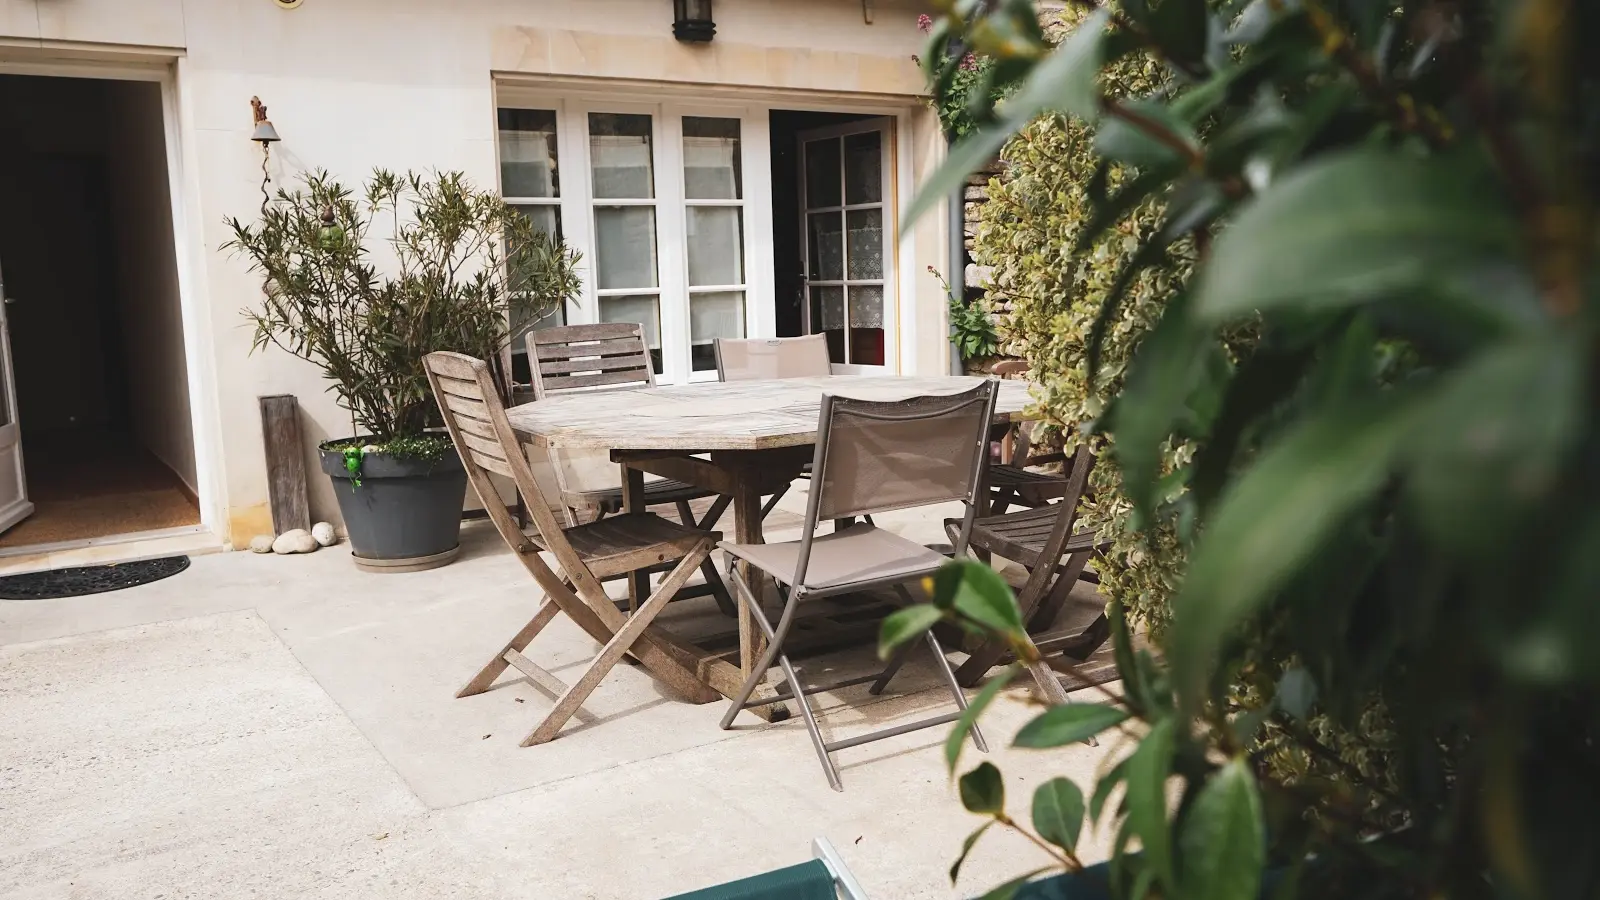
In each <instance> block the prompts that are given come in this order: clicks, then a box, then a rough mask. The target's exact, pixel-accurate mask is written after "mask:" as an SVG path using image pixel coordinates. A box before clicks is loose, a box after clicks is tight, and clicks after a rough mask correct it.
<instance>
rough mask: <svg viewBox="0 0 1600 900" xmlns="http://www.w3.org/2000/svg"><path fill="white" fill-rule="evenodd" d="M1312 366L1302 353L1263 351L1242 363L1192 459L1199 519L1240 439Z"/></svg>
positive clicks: (1213, 497)
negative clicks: (1206, 434)
mask: <svg viewBox="0 0 1600 900" xmlns="http://www.w3.org/2000/svg"><path fill="white" fill-rule="evenodd" d="M1310 362H1311V353H1310V352H1309V351H1306V350H1294V351H1281V350H1278V349H1276V348H1274V347H1271V346H1268V345H1263V346H1262V347H1259V348H1258V349H1257V350H1256V352H1255V353H1253V354H1251V355H1250V356H1249V357H1248V358H1247V359H1245V360H1244V361H1243V362H1241V363H1240V364H1239V366H1238V368H1237V369H1236V370H1235V373H1234V377H1233V378H1232V380H1230V381H1229V382H1228V388H1227V391H1226V393H1225V394H1224V395H1223V398H1222V409H1221V410H1220V411H1219V412H1218V414H1217V421H1216V423H1215V424H1214V425H1213V426H1212V428H1211V433H1210V435H1209V436H1208V438H1207V440H1206V441H1205V443H1203V444H1202V445H1201V447H1200V449H1199V451H1198V452H1196V453H1195V458H1194V475H1193V477H1192V478H1191V479H1190V481H1189V490H1190V492H1191V494H1192V495H1193V496H1194V501H1195V504H1196V505H1197V506H1198V507H1199V510H1200V514H1201V516H1202V517H1204V516H1205V515H1206V514H1208V513H1209V512H1210V511H1211V505H1212V503H1213V502H1214V501H1215V500H1216V498H1217V494H1218V492H1220V491H1221V490H1222V488H1223V486H1224V485H1225V484H1226V483H1227V478H1228V475H1229V473H1230V472H1231V471H1232V469H1233V463H1234V455H1235V453H1236V452H1237V451H1238V449H1239V446H1240V444H1241V442H1242V441H1243V440H1244V438H1245V435H1246V433H1247V431H1248V430H1249V429H1251V428H1252V427H1253V426H1256V425H1259V424H1260V423H1261V421H1262V420H1263V419H1265V418H1266V413H1267V411H1268V410H1270V409H1271V408H1272V407H1274V406H1276V405H1277V404H1278V403H1279V402H1281V401H1282V400H1283V399H1284V398H1285V397H1287V396H1289V394H1290V393H1292V392H1293V391H1294V389H1295V387H1296V386H1298V385H1299V383H1300V376H1301V374H1302V373H1303V372H1305V370H1306V366H1307V365H1309V364H1310Z"/></svg>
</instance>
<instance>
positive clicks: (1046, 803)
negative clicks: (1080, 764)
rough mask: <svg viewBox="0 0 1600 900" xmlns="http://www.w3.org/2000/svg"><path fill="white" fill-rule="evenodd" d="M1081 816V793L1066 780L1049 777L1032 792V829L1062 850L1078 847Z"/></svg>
mask: <svg viewBox="0 0 1600 900" xmlns="http://www.w3.org/2000/svg"><path fill="white" fill-rule="evenodd" d="M1083 813H1084V808H1083V791H1081V790H1079V789H1078V786H1077V785H1076V784H1074V783H1073V781H1072V779H1070V778H1052V779H1050V780H1049V781H1046V782H1045V783H1044V784H1041V785H1039V789H1038V790H1036V791H1034V792H1033V830H1034V831H1037V832H1038V833H1039V837H1042V838H1044V839H1045V840H1047V841H1049V842H1050V843H1052V844H1055V845H1056V846H1057V847H1060V848H1062V849H1063V850H1073V849H1075V848H1076V847H1077V846H1078V835H1079V834H1081V833H1082V831H1083Z"/></svg>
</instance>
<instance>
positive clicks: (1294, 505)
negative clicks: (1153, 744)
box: [1168, 392, 1420, 698]
mask: <svg viewBox="0 0 1600 900" xmlns="http://www.w3.org/2000/svg"><path fill="white" fill-rule="evenodd" d="M1419 400H1420V397H1419V395H1417V394H1414V393H1412V394H1401V393H1399V392H1393V393H1391V394H1390V395H1386V396H1384V397H1381V398H1378V399H1376V400H1373V401H1371V402H1367V403H1360V404H1352V405H1349V406H1346V407H1343V408H1339V409H1334V410H1328V411H1325V412H1319V413H1316V414H1313V415H1312V416H1311V417H1310V418H1309V420H1307V421H1303V422H1301V423H1299V424H1297V425H1296V426H1295V427H1294V428H1293V429H1291V430H1290V431H1289V432H1288V433H1286V434H1284V435H1283V436H1282V437H1280V438H1279V439H1278V440H1277V441H1275V442H1273V443H1272V444H1271V445H1269V446H1268V447H1267V448H1266V449H1265V450H1263V451H1262V452H1261V454H1260V456H1259V457H1258V459H1257V461H1256V463H1255V465H1254V466H1251V467H1250V468H1249V469H1248V470H1246V471H1245V472H1244V473H1243V474H1242V475H1241V476H1239V478H1238V479H1237V480H1236V481H1235V482H1234V484H1233V486H1232V488H1231V489H1230V490H1229V491H1228V492H1227V493H1226V494H1225V495H1224V496H1223V497H1222V499H1221V500H1220V501H1219V502H1218V505H1217V511H1216V515H1215V516H1213V518H1212V520H1211V521H1210V522H1209V523H1208V524H1207V526H1206V530H1205V533H1204V534H1203V535H1201V537H1200V541H1199V543H1198V544H1197V545H1196V547H1195V549H1194V553H1193V555H1192V556H1191V557H1190V561H1189V568H1188V571H1187V572H1186V573H1185V575H1184V581H1183V585H1182V587H1181V588H1180V589H1179V592H1178V596H1177V597H1176V598H1175V599H1174V600H1173V603H1172V608H1173V621H1172V628H1171V632H1170V637H1169V641H1168V652H1169V655H1170V658H1171V660H1172V665H1173V674H1174V676H1175V677H1176V678H1177V681H1178V685H1179V687H1180V689H1182V690H1184V691H1185V696H1186V697H1191V698H1192V697H1194V696H1197V695H1198V691H1199V689H1200V688H1201V686H1202V683H1203V681H1204V678H1205V676H1206V673H1207V672H1208V671H1209V669H1210V666H1211V660H1212V657H1213V655H1214V654H1215V653H1216V651H1217V648H1218V647H1220V646H1221V644H1222V641H1223V640H1224V638H1226V637H1227V635H1228V634H1229V633H1230V632H1231V631H1232V630H1233V628H1234V627H1235V626H1237V625H1238V624H1239V623H1240V622H1242V621H1244V620H1245V619H1246V618H1247V617H1249V616H1250V615H1252V614H1253V613H1254V612H1255V611H1256V610H1257V609H1258V608H1259V607H1260V606H1261V605H1262V604H1264V603H1266V602H1267V601H1268V600H1269V599H1270V598H1271V597H1272V594H1273V591H1275V590H1276V589H1278V588H1279V587H1281V586H1282V585H1283V584H1284V583H1285V582H1286V581H1288V580H1289V578H1290V577H1292V576H1293V575H1294V573H1295V572H1297V571H1298V570H1299V569H1300V568H1301V566H1302V564H1303V563H1304V561H1305V560H1306V559H1307V558H1309V557H1311V556H1312V555H1313V554H1315V552H1316V550H1317V548H1318V547H1319V546H1320V545H1321V544H1322V543H1323V542H1324V541H1326V540H1327V539H1328V538H1329V537H1330V535H1332V534H1333V533H1334V532H1335V531H1336V530H1337V529H1338V528H1339V526H1340V525H1341V524H1342V523H1344V522H1345V520H1346V519H1347V518H1348V517H1349V516H1350V515H1351V514H1352V513H1354V512H1355V510H1357V509H1358V508H1360V507H1361V506H1363V505H1365V504H1366V503H1367V502H1368V501H1369V500H1370V499H1371V498H1372V496H1373V495H1374V494H1376V493H1377V492H1378V490H1379V488H1381V487H1382V486H1383V485H1384V483H1385V482H1386V481H1387V479H1388V477H1389V474H1390V471H1391V469H1392V466H1393V463H1394V461H1395V457H1396V455H1397V454H1398V451H1399V448H1400V445H1401V443H1402V441H1403V440H1404V439H1405V437H1406V436H1407V434H1408V433H1409V431H1410V430H1411V427H1412V423H1413V422H1414V421H1415V419H1416V408H1417V406H1418V405H1419Z"/></svg>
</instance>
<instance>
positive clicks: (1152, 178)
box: [1072, 165, 1184, 256]
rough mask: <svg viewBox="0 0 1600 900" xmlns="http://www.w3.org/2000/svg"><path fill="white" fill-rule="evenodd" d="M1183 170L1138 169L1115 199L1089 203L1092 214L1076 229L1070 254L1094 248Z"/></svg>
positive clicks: (1177, 168) (1109, 198)
mask: <svg viewBox="0 0 1600 900" xmlns="http://www.w3.org/2000/svg"><path fill="white" fill-rule="evenodd" d="M1183 171H1184V167H1183V166H1181V165H1180V166H1152V167H1150V168H1149V169H1141V170H1140V171H1139V173H1138V174H1137V175H1135V176H1134V177H1133V178H1132V179H1130V180H1128V181H1126V182H1124V183H1123V185H1122V187H1121V189H1120V190H1118V191H1117V193H1116V195H1115V196H1111V197H1106V198H1104V199H1103V200H1094V201H1092V202H1093V206H1094V215H1093V216H1092V217H1090V219H1089V221H1088V222H1087V223H1085V224H1084V226H1083V227H1082V228H1081V229H1079V230H1078V235H1077V237H1075V238H1073V239H1072V254H1073V255H1074V256H1076V255H1078V254H1080V253H1083V252H1085V251H1087V250H1088V249H1089V248H1090V247H1092V246H1094V243H1095V241H1096V240H1098V239H1099V238H1100V237H1101V236H1102V235H1104V234H1105V233H1106V231H1107V230H1108V229H1110V228H1111V226H1113V225H1115V224H1117V223H1118V222H1121V221H1122V220H1123V219H1125V218H1127V216H1128V214H1129V213H1131V212H1133V210H1134V209H1135V208H1136V207H1138V206H1139V204H1141V203H1143V202H1145V201H1146V200H1148V199H1149V198H1150V197H1152V196H1154V195H1155V194H1156V193H1158V192H1159V191H1160V190H1161V189H1163V188H1165V187H1166V186H1167V184H1168V183H1169V182H1171V181H1172V180H1173V179H1174V178H1176V177H1177V176H1178V175H1180V174H1181V173H1182V172H1183ZM1097 175H1098V172H1097ZM1091 196H1092V195H1091Z"/></svg>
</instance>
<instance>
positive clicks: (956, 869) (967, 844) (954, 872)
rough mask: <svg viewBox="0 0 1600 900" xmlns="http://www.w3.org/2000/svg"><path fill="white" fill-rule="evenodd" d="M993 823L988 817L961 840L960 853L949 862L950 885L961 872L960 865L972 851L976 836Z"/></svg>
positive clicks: (979, 835)
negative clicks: (987, 819) (954, 859)
mask: <svg viewBox="0 0 1600 900" xmlns="http://www.w3.org/2000/svg"><path fill="white" fill-rule="evenodd" d="M993 825H994V820H993V819H990V820H989V821H987V822H985V823H983V824H982V825H979V826H978V829H977V830H976V831H974V832H972V833H971V834H969V835H967V839H966V840H964V841H962V842H961V855H960V856H957V857H956V861H955V862H953V863H951V864H950V883H951V884H952V885H954V884H955V883H956V878H957V876H959V875H960V874H961V865H962V864H963V863H965V862H966V861H967V856H968V854H970V853H972V848H973V847H974V846H976V845H977V843H978V838H981V837H983V833H984V832H985V831H988V830H989V828H990V827H991V826H993Z"/></svg>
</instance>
